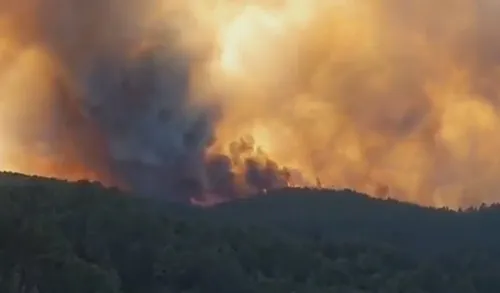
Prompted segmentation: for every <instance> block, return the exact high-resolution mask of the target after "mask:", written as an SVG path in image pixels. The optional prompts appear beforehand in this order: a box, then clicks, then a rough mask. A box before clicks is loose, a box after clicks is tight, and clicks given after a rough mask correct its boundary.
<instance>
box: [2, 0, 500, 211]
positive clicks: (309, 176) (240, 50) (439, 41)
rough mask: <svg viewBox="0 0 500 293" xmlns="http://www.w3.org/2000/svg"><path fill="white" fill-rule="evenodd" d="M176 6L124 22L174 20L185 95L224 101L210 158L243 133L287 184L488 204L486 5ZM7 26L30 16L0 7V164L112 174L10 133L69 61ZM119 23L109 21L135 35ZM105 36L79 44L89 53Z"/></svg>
mask: <svg viewBox="0 0 500 293" xmlns="http://www.w3.org/2000/svg"><path fill="white" fill-rule="evenodd" d="M0 2H1V3H9V2H12V1H7V0H3V1H0ZM181 2H182V3H181ZM181 2H175V1H168V0H163V1H159V0H158V1H146V2H144V3H148V4H144V5H145V6H146V5H149V6H148V7H146V8H144V9H142V10H141V12H142V14H141V15H140V16H134V14H133V13H129V14H127V15H126V17H124V19H125V20H127V21H128V22H135V23H141V24H144V26H151V27H155V28H158V27H162V28H171V29H174V30H178V31H179V34H178V37H177V38H176V39H175V40H173V41H172V42H173V43H172V46H175V47H176V48H178V49H179V50H180V51H182V53H183V54H184V55H188V56H189V57H190V58H191V59H190V60H192V61H191V64H190V69H191V80H190V87H191V93H190V95H191V96H192V98H193V100H194V102H193V103H196V102H206V101H210V102H216V103H218V104H220V105H221V107H222V113H223V114H222V118H221V121H219V122H218V124H217V126H216V141H215V143H214V144H213V145H212V146H211V147H210V149H209V150H208V155H209V156H210V155H215V154H220V153H225V154H229V153H230V150H229V147H228V146H229V145H230V143H231V142H233V141H236V140H238V139H240V138H241V137H245V136H251V137H252V138H253V140H254V141H255V145H256V146H258V147H260V150H259V151H257V150H254V151H253V152H252V153H251V154H250V156H252V157H259V156H263V157H265V158H272V160H273V161H275V162H278V163H279V164H280V165H282V166H287V167H289V168H290V169H297V170H300V172H301V173H302V177H300V178H297V179H296V182H292V183H294V184H299V185H304V184H305V185H307V184H310V185H314V184H315V182H316V178H318V177H319V178H320V179H321V182H322V184H324V185H327V186H332V187H349V188H354V189H357V190H360V191H364V192H368V193H371V194H377V193H379V191H380V190H387V191H388V193H389V195H390V196H393V197H396V198H400V199H404V200H409V201H412V202H418V203H421V204H426V205H436V206H442V205H447V206H451V207H457V206H462V205H470V204H477V203H479V202H483V201H485V202H492V201H496V200H498V199H499V197H500V195H499V194H500V183H499V182H500V181H499V180H498V179H499V176H500V161H499V159H497V152H498V151H500V136H499V135H498V134H499V133H500V114H499V109H500V107H499V105H500V104H499V102H500V99H499V97H500V95H499V94H500V92H499V87H498V81H499V78H500V71H499V68H500V58H499V57H500V56H497V55H498V54H499V53H498V52H499V50H498V49H500V47H499V46H500V31H499V30H498V21H497V20H496V19H497V18H496V15H497V14H496V13H500V7H499V5H497V4H495V3H494V1H492V0H465V1H461V2H459V3H458V2H457V1H451V0H450V1H447V0H446V1H431V0H420V1H406V2H405V3H404V4H403V3H402V2H401V1H394V0H350V1H349V0H343V1H341V0H335V1H321V0H274V1H273V0H260V1H230V0H225V1H224V0H222V1H216V0H212V1H201V0H200V1H196V0H190V1H181ZM127 3H128V2H127ZM114 5H117V4H114ZM123 5H125V4H123ZM136 5H139V4H136ZM0 9H1V8H0ZM127 11H128V10H127ZM131 11H133V10H131ZM12 13H13V12H12ZM30 13H31V12H30ZM21 15H22V13H21ZM144 15H148V16H147V17H146V16H144ZM2 19H5V20H4V21H3V22H1V20H2ZM11 19H14V20H15V21H11ZM3 23H5V24H3ZM19 23H21V24H23V25H25V26H28V27H29V25H28V24H25V23H24V22H23V20H18V19H17V18H16V16H15V15H7V16H6V17H3V18H1V17H0V24H2V25H0V66H1V67H0V69H1V71H0V74H1V75H0V92H1V95H0V135H1V139H2V141H1V142H0V164H2V166H3V167H2V168H3V169H8V170H13V171H20V172H26V173H36V174H41V175H51V176H57V177H64V178H69V179H75V178H78V177H88V178H91V179H101V180H103V178H107V180H108V181H111V182H112V181H113V180H112V178H111V177H112V176H109V175H105V174H108V173H107V172H105V171H103V169H100V168H97V167H95V166H90V165H89V164H87V162H86V158H84V157H82V156H83V155H82V154H81V153H80V152H79V150H78V145H71V144H65V143H62V144H61V146H62V147H61V150H60V153H58V154H56V155H54V153H51V154H50V155H44V151H43V146H40V149H37V148H38V147H39V146H33V145H25V144H23V135H36V134H37V133H38V131H37V130H38V128H41V127H43V126H44V124H45V123H47V122H46V120H47V119H48V117H50V115H52V114H53V113H52V112H51V111H50V109H49V108H50V107H49V106H48V105H50V104H51V93H52V91H53V90H54V86H53V84H52V83H51V80H50V79H49V78H48V76H50V75H51V74H52V75H53V74H54V72H64V71H65V70H68V71H71V70H72V68H62V69H61V68H60V67H64V66H63V65H64V64H67V63H68V62H66V61H65V62H63V61H60V60H59V59H62V58H70V59H71V58H76V57H72V56H73V55H71V54H70V55H71V56H69V57H68V56H59V55H58V54H59V53H58V52H53V51H51V50H49V49H47V48H44V47H43V46H42V45H40V46H37V45H36V42H34V44H35V45H27V44H29V42H25V39H26V38H28V39H29V38H31V37H32V38H35V37H33V36H36V35H37V33H36V32H34V33H32V34H28V35H27V36H25V35H22V34H21V32H20V29H17V27H16V25H20V24H19ZM125 23H126V21H124V22H123V24H122V23H121V22H120V24H119V25H117V26H118V27H119V28H122V29H123V30H124V31H128V30H132V29H131V28H129V27H128V26H126V25H125ZM115 25H116V24H115ZM125 27H126V28H125ZM94 29H95V30H98V29H99V28H94ZM87 33H88V35H91V34H92V33H94V32H93V31H90V32H87ZM86 37H87V35H86ZM108 37H109V36H108V35H106V38H104V37H103V39H98V38H95V39H91V40H92V42H93V43H91V44H90V45H89V44H87V46H88V47H89V51H92V48H94V47H92V46H94V45H95V46H96V47H97V43H98V42H99V44H100V43H101V42H112V41H111V40H107V38H108ZM106 40H107V41H106ZM148 41H150V42H151V43H154V41H155V40H154V39H148ZM89 42H90V41H89ZM142 45H144V44H140V45H139V44H134V46H135V47H134V48H130V50H131V51H133V50H135V49H136V48H137V47H139V46H142ZM75 50H76V49H75ZM95 50H97V49H95ZM73 51H74V50H73V49H72V50H71V53H74V52H73ZM81 54H84V53H81ZM85 54H86V53H85ZM82 63H84V62H82ZM71 66H77V65H75V64H72V65H68V66H67V67H71ZM78 66H80V65H78ZM48 72H51V73H48ZM67 78H70V79H71V76H69V77H67ZM75 82H76V81H75ZM77 87H78V86H76V88H77ZM76 88H75V89H72V90H73V91H75V92H78V90H77V89H76ZM26 125H30V127H29V129H28V128H27V127H26ZM68 135H70V134H68ZM97 148H98V149H100V148H105V146H98V147H97ZM234 170H235V171H238V166H234ZM292 177H293V176H292ZM292 181H293V178H292ZM384 193H385V192H384Z"/></svg>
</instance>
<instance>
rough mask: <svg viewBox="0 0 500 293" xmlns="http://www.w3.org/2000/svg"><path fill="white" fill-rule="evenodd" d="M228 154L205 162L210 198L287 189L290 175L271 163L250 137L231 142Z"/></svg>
mask: <svg viewBox="0 0 500 293" xmlns="http://www.w3.org/2000/svg"><path fill="white" fill-rule="evenodd" d="M229 153H230V154H229V155H221V154H217V155H210V156H208V158H207V160H206V172H207V181H208V192H209V193H210V194H217V195H219V196H222V197H224V198H227V199H229V198H234V197H244V196H247V195H250V194H257V193H261V192H263V191H266V190H268V189H276V188H282V187H286V186H288V185H289V183H290V180H291V176H292V172H291V171H289V170H288V169H287V168H281V167H279V165H278V164H277V163H276V162H274V161H273V160H271V159H270V158H269V157H268V156H267V154H266V153H265V152H264V151H263V150H262V149H260V148H259V147H257V146H256V144H255V141H254V139H253V138H252V137H251V136H245V137H242V138H241V139H239V140H237V141H234V142H232V143H231V144H230V145H229Z"/></svg>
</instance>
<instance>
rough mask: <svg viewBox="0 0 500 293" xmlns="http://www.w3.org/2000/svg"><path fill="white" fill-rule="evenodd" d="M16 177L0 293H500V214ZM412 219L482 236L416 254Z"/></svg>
mask: <svg viewBox="0 0 500 293" xmlns="http://www.w3.org/2000/svg"><path fill="white" fill-rule="evenodd" d="M12 176H14V175H6V176H2V177H1V178H0V292H8V293H35V292H38V293H59V292H61V293H63V292H64V293H67V292H72V293H80V292H81V293H106V292H117V293H118V292H123V293H160V292H161V293H167V292H172V293H182V292H185V293H188V292H190V293H194V292H199V293H211V292H214V293H226V292H227V293H234V292H238V293H240V292H241V293H245V292H248V293H253V292H255V293H257V292H259V293H265V292H272V293H281V292H283V293H290V292H296V293H316V292H318V293H319V292H321V293H323V292H325V293H328V292H335V293H338V292H340V293H343V292H346V293H353V292H358V293H361V292H366V293H368V292H370V293H372V292H384V293H393V292H394V293H396V292H405V293H406V292H408V293H413V292H415V293H417V292H420V293H422V292H430V293H431V292H436V293H448V292H450V293H461V292H471V293H472V292H484V293H489V292H491V293H497V292H500V255H499V254H498V251H497V249H496V247H498V246H496V247H495V246H493V245H484V243H489V244H493V243H495V241H496V240H495V239H496V238H497V237H498V236H496V235H495V230H491V229H492V227H495V226H496V224H497V223H498V222H497V221H498V217H499V216H498V214H499V212H498V209H496V208H495V207H491V208H484V209H482V210H480V211H474V212H472V211H471V212H467V213H466V212H462V213H456V212H451V211H445V210H433V209H428V208H421V207H418V206H413V205H408V204H403V203H397V202H394V201H381V200H374V199H370V198H368V197H366V196H363V195H356V194H352V193H338V192H337V193H332V192H329V193H327V192H326V191H325V192H322V191H321V192H320V191H311V190H282V191H277V192H276V193H275V194H271V195H269V197H260V198H255V199H251V200H246V201H240V202H233V203H228V204H225V205H222V206H219V207H216V208H212V209H207V210H202V209H199V208H195V207H189V206H182V205H176V204H173V203H167V202H163V201H160V200H157V199H146V198H141V197H134V196H128V195H125V194H123V193H121V192H119V191H118V190H114V189H105V188H103V187H102V186H100V185H97V184H90V183H88V182H78V183H65V182H61V181H57V180H47V179H43V178H30V177H22V176H19V175H15V176H14V177H12ZM324 195H328V196H324ZM415 217H417V218H416V219H415ZM377 221H378V222H377ZM408 223H412V225H413V226H414V228H412V229H415V230H411V229H410V231H420V232H418V233H425V231H427V229H429V227H430V226H431V224H432V223H434V227H433V229H434V230H432V231H431V232H428V233H427V234H421V235H424V236H425V237H427V238H425V239H421V240H419V241H420V242H422V243H423V242H425V241H427V242H429V243H431V244H432V243H435V242H439V241H443V239H444V238H446V237H445V236H443V235H440V233H448V232H446V231H451V230H448V229H451V228H453V229H456V230H457V232H455V234H453V235H458V234H460V233H459V232H460V231H462V232H463V234H464V236H463V238H464V239H465V238H467V237H478V238H477V239H474V240H468V241H469V242H463V243H457V244H456V245H455V246H454V247H453V249H448V250H441V251H440V252H438V251H437V250H436V251H434V253H432V254H431V253H429V254H425V253H423V251H420V252H421V253H419V254H418V255H417V254H414V253H413V249H414V247H410V246H408V245H401V243H399V242H397V241H394V240H393V239H391V238H390V237H389V238H386V239H384V237H388V236H387V235H389V236H390V235H392V234H394V233H395V234H396V235H399V236H398V237H399V238H397V239H399V240H401V239H403V240H404V241H403V242H404V243H409V242H411V241H410V240H407V239H405V237H410V236H409V235H410V234H398V233H401V232H400V231H406V230H405V229H409V228H408V227H407V225H408ZM464 223H465V224H467V225H469V226H467V227H469V228H464V226H463V225H464ZM296 225H299V226H298V227H297V226H296ZM352 225H357V226H352ZM386 225H387V227H386ZM419 225H421V226H419ZM478 225H484V226H478ZM364 226H366V228H364V229H365V230H361V231H357V229H361V228H362V227H364ZM329 227H331V228H329ZM340 227H342V228H340ZM360 227H361V228H360ZM472 227H481V229H479V230H478V231H472V230H473V229H472ZM482 227H484V228H482ZM292 228H296V229H292ZM403 228H404V229H403ZM377 229H378V230H377ZM440 229H442V230H440ZM350 230H351V232H349V231H350ZM370 230H373V231H371V233H369V232H370ZM310 231H313V232H310ZM331 231H337V232H331ZM338 231H343V232H338ZM380 231H385V233H386V235H385V234H383V233H381V232H380ZM365 233H366V235H365ZM471 233H472V234H471ZM353 235H354V236H356V235H357V236H356V237H354V236H353ZM359 235H361V236H362V237H358V236H359ZM450 235H451V234H450ZM379 236H380V237H379ZM453 237H455V236H453ZM415 238H416V237H413V238H412V239H413V241H415ZM455 240H456V239H455ZM457 241H458V240H457Z"/></svg>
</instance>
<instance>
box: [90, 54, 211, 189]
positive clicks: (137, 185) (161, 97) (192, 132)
mask: <svg viewBox="0 0 500 293" xmlns="http://www.w3.org/2000/svg"><path fill="white" fill-rule="evenodd" d="M164 49H165V48H163V47H160V48H158V49H156V50H150V51H149V50H148V51H146V52H143V53H142V55H140V56H134V58H133V59H129V58H127V57H128V56H118V57H116V56H105V58H102V59H101V61H100V62H98V63H97V64H96V66H95V67H94V68H91V71H90V73H89V74H88V75H87V77H86V80H85V81H86V84H87V86H86V89H87V90H88V92H87V94H86V96H85V97H86V98H85V99H84V100H82V101H81V102H82V105H83V106H84V107H85V109H86V111H87V113H88V115H89V117H91V119H93V120H94V121H96V123H97V124H98V125H99V129H100V131H101V132H102V133H103V135H104V137H105V138H106V140H107V145H108V146H109V153H110V164H111V165H112V169H113V170H114V173H115V174H117V175H118V177H120V178H121V179H122V181H125V182H127V183H128V184H129V185H130V188H131V189H132V190H134V191H137V192H140V193H146V194H152V195H157V196H166V197H171V198H186V199H187V198H189V197H191V196H195V195H199V194H202V193H203V189H204V183H203V173H204V172H203V164H204V162H203V159H204V154H205V150H206V148H207V147H208V146H209V145H210V144H211V143H212V141H213V129H214V123H215V122H216V120H217V117H218V111H217V108H216V107H214V106H213V105H203V104H200V103H194V102H193V101H191V100H190V99H189V79H188V78H189V68H188V60H185V59H182V58H181V56H179V55H176V54H165V51H163V50H164ZM165 56H166V57H165Z"/></svg>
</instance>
